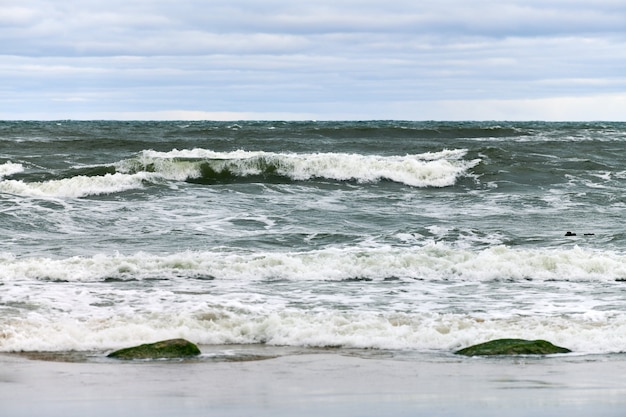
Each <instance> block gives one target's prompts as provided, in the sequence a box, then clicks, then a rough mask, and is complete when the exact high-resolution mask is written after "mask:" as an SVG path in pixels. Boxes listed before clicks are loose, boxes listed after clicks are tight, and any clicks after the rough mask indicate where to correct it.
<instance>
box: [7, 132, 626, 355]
mask: <svg viewBox="0 0 626 417" xmlns="http://www.w3.org/2000/svg"><path fill="white" fill-rule="evenodd" d="M625 191H626V123H608V122H602V123H600V122H589V123H574V122H569V123H556V122H551V123H546V122H504V121H497V122H438V121H419V122H415V121H346V122H338V121H300V122H283V121H240V122H217V121H194V122H188V121H159V122H151V121H144V122H140V121H137V122H126V121H65V120H63V121H2V122H0V235H1V239H0V352H71V351H75V352H97V353H106V352H108V351H110V350H112V349H116V348H120V347H126V346H132V345H135V344H140V343H149V342H155V341H158V340H163V339H171V338H185V339H188V340H190V341H192V342H194V343H197V344H199V345H200V346H204V347H208V348H210V347H211V346H220V347H228V346H250V347H254V346H256V347H275V348H292V349H303V350H306V349H340V350H342V351H346V352H347V351H351V350H354V351H359V352H386V353H389V352H391V354H397V355H403V354H405V355H406V354H409V355H410V354H411V353H419V354H431V355H447V354H450V353H451V352H454V351H455V350H457V349H460V348H463V347H466V346H468V345H471V344H475V343H479V342H484V341H487V340H490V339H496V338H524V339H545V340H548V341H551V342H552V343H554V344H557V345H559V346H564V347H567V348H569V349H571V350H572V351H573V352H574V354H579V355H612V354H618V353H623V352H625V351H626V230H625V226H624V217H625V215H626V193H625Z"/></svg>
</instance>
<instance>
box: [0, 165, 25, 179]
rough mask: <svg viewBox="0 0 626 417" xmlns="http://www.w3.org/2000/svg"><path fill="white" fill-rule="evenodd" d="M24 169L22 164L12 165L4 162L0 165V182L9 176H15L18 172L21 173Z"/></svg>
mask: <svg viewBox="0 0 626 417" xmlns="http://www.w3.org/2000/svg"><path fill="white" fill-rule="evenodd" d="M23 171H24V167H23V166H22V164H14V163H12V162H10V161H8V162H5V163H4V164H2V165H0V180H1V179H2V178H4V177H7V176H9V175H13V174H17V173H18V172H23Z"/></svg>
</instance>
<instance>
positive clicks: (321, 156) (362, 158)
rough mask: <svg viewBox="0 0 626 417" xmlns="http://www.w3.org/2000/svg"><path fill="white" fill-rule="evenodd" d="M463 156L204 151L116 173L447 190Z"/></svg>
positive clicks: (158, 155) (150, 159) (153, 156)
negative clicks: (381, 183)
mask: <svg viewBox="0 0 626 417" xmlns="http://www.w3.org/2000/svg"><path fill="white" fill-rule="evenodd" d="M466 153H467V150H465V149H461V150H444V151H441V152H434V153H433V152H427V153H423V154H418V155H405V156H379V155H359V154H346V153H309V154H295V153H272V152H262V151H256V152H250V151H243V150H238V151H234V152H214V151H211V150H206V149H199V148H196V149H191V150H173V151H170V152H156V151H151V150H147V151H143V152H142V153H141V155H140V156H139V157H138V158H136V159H130V160H126V161H122V162H120V163H119V164H117V168H118V170H119V171H121V172H130V173H134V172H141V171H147V172H157V173H159V174H161V175H163V176H164V177H165V178H168V179H173V180H179V181H184V180H190V181H197V182H207V183H213V182H231V181H237V180H241V179H246V178H255V179H256V178H258V177H263V178H265V179H271V178H285V179H288V180H292V181H308V180H314V179H324V180H333V181H354V182H357V183H375V182H378V181H381V180H387V181H392V182H397V183H401V184H405V185H409V186H413V187H447V186H451V185H454V184H455V182H456V180H457V178H459V177H461V176H464V175H468V170H469V169H470V168H472V167H474V166H475V165H477V164H478V163H479V162H480V160H471V161H465V160H463V159H462V158H463V157H464V156H465V154H466Z"/></svg>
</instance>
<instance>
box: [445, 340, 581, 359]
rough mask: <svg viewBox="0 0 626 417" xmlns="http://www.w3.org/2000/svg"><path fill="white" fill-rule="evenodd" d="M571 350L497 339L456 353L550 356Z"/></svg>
mask: <svg viewBox="0 0 626 417" xmlns="http://www.w3.org/2000/svg"><path fill="white" fill-rule="evenodd" d="M569 352H571V350H569V349H567V348H564V347H560V346H555V345H553V344H552V343H550V342H547V341H545V340H524V339H497V340H491V341H489V342H485V343H480V344H478V345H473V346H470V347H466V348H465V349H461V350H458V351H456V352H455V353H456V354H457V355H465V356H491V355H551V354H555V353H569Z"/></svg>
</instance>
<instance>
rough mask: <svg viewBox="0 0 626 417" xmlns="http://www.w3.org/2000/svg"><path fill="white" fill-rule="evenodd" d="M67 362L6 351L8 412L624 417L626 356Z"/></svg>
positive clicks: (3, 381)
mask: <svg viewBox="0 0 626 417" xmlns="http://www.w3.org/2000/svg"><path fill="white" fill-rule="evenodd" d="M623 356H624V355H613V356H603V357H576V356H573V357H566V356H559V357H547V358H523V357H519V358H512V357H509V358H499V359H496V358H488V359H485V358H462V357H455V356H452V355H451V356H449V357H439V358H435V359H432V360H429V359H424V358H400V359H398V358H391V359H390V358H384V359H381V358H364V357H353V356H346V355H343V354H337V353H316V354H297V355H286V356H280V357H276V358H271V359H265V360H249V361H241V362H230V361H217V362H216V361H202V360H201V361H190V362H171V361H170V362H165V361H155V362H121V361H113V360H102V361H85V362H60V361H49V360H33V359H28V358H25V357H23V356H18V355H15V354H3V355H0V415H1V416H3V417H17V416H29V417H36V416H41V417H43V416H45V417H54V416H59V417H60V416H63V417H72V416H81V417H83V416H103V417H104V416H107V417H111V416H116V417H119V416H134V417H143V416H151V417H152V416H238V417H240V416H251V417H252V416H254V417H262V416H273V417H276V416H285V417H287V416H316V417H319V416H320V415H321V416H325V417H328V416H382V415H388V416H396V417H397V416H464V417H468V416H469V417H472V416H476V417H478V416H481V417H484V416H502V415H506V416H531V415H532V416H535V417H536V416H555V417H556V416H568V417H574V416H581V417H582V416H585V417H588V416H590V415H593V416H596V417H598V416H624V415H626V357H623Z"/></svg>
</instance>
